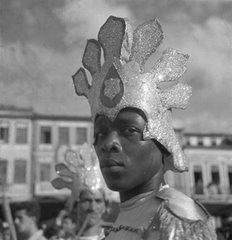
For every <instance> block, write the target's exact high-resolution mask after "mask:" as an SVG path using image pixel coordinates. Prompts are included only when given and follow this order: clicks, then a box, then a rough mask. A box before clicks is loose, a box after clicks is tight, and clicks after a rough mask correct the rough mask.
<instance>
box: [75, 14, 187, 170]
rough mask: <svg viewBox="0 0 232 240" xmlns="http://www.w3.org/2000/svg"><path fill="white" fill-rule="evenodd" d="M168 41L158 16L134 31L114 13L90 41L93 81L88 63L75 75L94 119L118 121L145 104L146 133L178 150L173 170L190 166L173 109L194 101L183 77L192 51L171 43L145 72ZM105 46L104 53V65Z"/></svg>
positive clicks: (169, 164) (88, 58)
mask: <svg viewBox="0 0 232 240" xmlns="http://www.w3.org/2000/svg"><path fill="white" fill-rule="evenodd" d="M162 40H163V31H162V29H161V26H160V23H159V22H158V20H157V19H153V20H150V21H148V22H146V23H144V24H142V25H140V26H138V27H137V28H136V29H135V30H134V31H133V29H132V27H131V26H130V24H129V22H128V21H127V20H125V19H122V18H116V17H112V16H111V17H109V18H108V20H107V21H106V23H105V24H104V25H103V26H102V27H101V29H100V31H99V34H98V41H96V40H94V41H93V40H92V41H91V42H90V41H88V42H87V45H86V49H85V53H84V56H83V64H84V66H85V68H86V69H88V70H89V71H90V73H91V75H92V84H91V85H90V84H89V81H88V79H87V76H86V74H85V70H84V69H83V68H80V69H79V70H78V71H77V73H76V74H75V75H74V76H73V81H74V85H75V89H76V93H77V94H78V95H84V96H86V97H87V98H88V101H89V104H90V107H91V112H92V117H93V121H94V119H95V117H96V115H98V114H104V115H106V116H108V117H109V118H110V119H111V120H114V119H115V117H116V116H117V114H118V113H119V111H120V110H122V109H123V108H126V107H134V108H139V109H141V110H142V111H143V112H144V113H145V115H146V117H147V120H148V121H147V126H146V128H145V129H144V134H143V135H144V138H145V139H153V138H154V139H156V140H157V141H159V142H160V143H161V144H163V145H164V146H165V147H166V148H167V150H168V151H169V152H170V153H171V154H172V159H171V158H170V160H169V162H167V168H168V169H171V170H174V171H185V170H187V161H186V158H185V156H184V154H183V152H182V149H181V146H180V144H179V142H178V139H177V137H176V135H175V132H174V130H173V127H172V121H171V114H170V110H171V109H172V108H182V109H183V108H185V107H187V105H188V101H189V98H190V96H191V87H190V86H188V85H187V84H185V83H180V82H179V81H178V80H179V78H180V77H181V75H182V74H183V73H184V72H185V70H186V64H187V60H188V58H189V56H188V55H186V54H182V53H180V52H179V51H177V50H174V49H171V48H168V49H166V50H165V51H164V52H163V55H162V56H161V58H160V59H158V61H157V62H156V63H155V64H154V66H153V67H152V68H151V70H149V71H145V63H146V61H147V59H148V58H149V57H150V56H151V55H152V54H153V53H154V52H155V51H156V49H157V48H158V46H159V45H160V44H161V42H162ZM94 45H95V46H94ZM99 46H101V48H102V49H103V52H104V59H105V61H104V63H103V65H102V66H101V65H100V58H101V57H100V50H99ZM112 69H115V70H116V71H117V76H116V74H115V73H113V71H112ZM111 73H112V75H111ZM164 82H169V83H172V86H171V87H168V88H164V89H163V88H161V87H160V84H162V83H164ZM120 83H121V84H120Z"/></svg>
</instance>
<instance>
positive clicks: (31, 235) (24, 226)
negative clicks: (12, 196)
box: [15, 202, 46, 240]
mask: <svg viewBox="0 0 232 240" xmlns="http://www.w3.org/2000/svg"><path fill="white" fill-rule="evenodd" d="M39 215H40V208H39V205H38V203H37V202H23V203H21V204H18V205H17V208H16V211H15V225H16V230H17V233H18V237H19V239H23V240H46V238H45V237H44V236H43V231H42V230H39V228H38V225H37V222H38V220H39Z"/></svg>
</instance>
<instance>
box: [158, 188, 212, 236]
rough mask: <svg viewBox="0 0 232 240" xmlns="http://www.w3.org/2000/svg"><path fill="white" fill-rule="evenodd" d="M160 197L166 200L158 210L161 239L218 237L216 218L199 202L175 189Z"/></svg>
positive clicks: (159, 195)
mask: <svg viewBox="0 0 232 240" xmlns="http://www.w3.org/2000/svg"><path fill="white" fill-rule="evenodd" d="M158 197H160V198H162V199H163V200H164V201H163V202H162V204H161V207H160V209H159V212H158V215H159V220H160V239H162V240H163V239H165V240H166V239H167V240H168V239H172V240H178V239H181V240H184V239H192V240H216V239H217V236H216V232H215V223H214V219H213V218H212V217H211V216H210V215H209V214H208V212H207V211H206V210H205V209H204V208H203V206H201V205H200V204H199V203H196V202H195V201H194V200H192V199H191V198H189V197H187V196H186V195H184V194H183V193H180V192H178V191H176V190H174V189H167V190H165V192H162V193H159V194H158ZM188 210H189V211H188Z"/></svg>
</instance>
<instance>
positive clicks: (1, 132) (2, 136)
mask: <svg viewBox="0 0 232 240" xmlns="http://www.w3.org/2000/svg"><path fill="white" fill-rule="evenodd" d="M8 142H9V126H0V143H8Z"/></svg>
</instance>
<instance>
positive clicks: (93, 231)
mask: <svg viewBox="0 0 232 240" xmlns="http://www.w3.org/2000/svg"><path fill="white" fill-rule="evenodd" d="M101 231H102V227H101V224H100V223H99V224H97V225H94V226H92V227H89V228H86V229H85V231H84V233H83V234H82V236H96V235H100V233H101Z"/></svg>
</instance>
